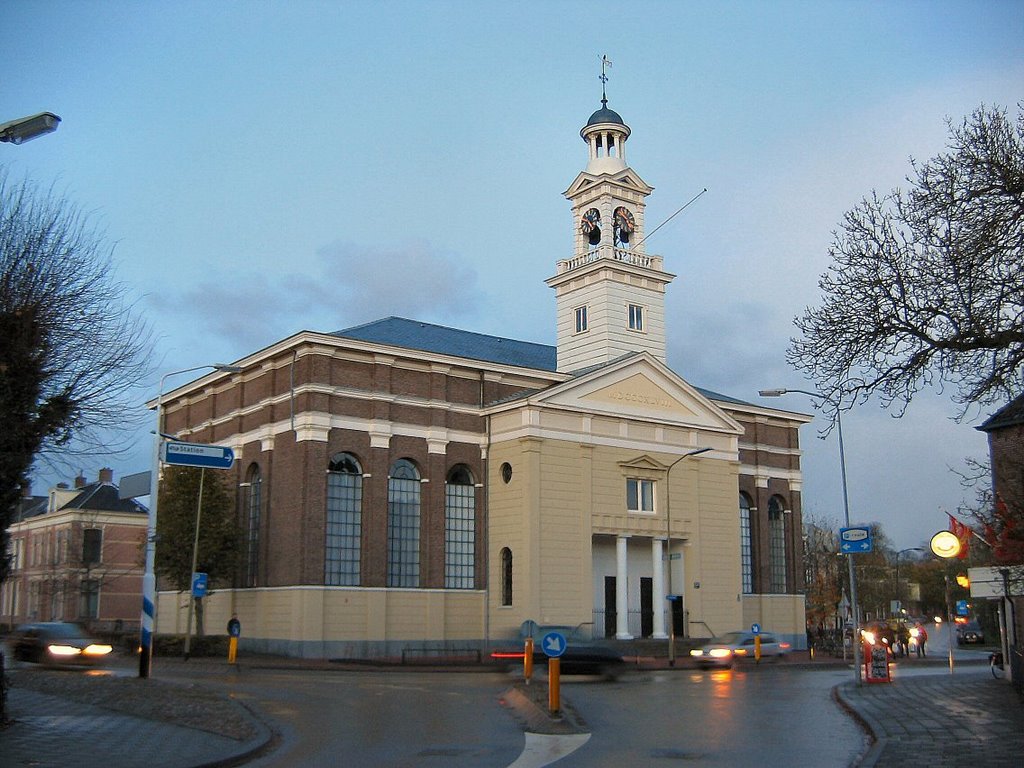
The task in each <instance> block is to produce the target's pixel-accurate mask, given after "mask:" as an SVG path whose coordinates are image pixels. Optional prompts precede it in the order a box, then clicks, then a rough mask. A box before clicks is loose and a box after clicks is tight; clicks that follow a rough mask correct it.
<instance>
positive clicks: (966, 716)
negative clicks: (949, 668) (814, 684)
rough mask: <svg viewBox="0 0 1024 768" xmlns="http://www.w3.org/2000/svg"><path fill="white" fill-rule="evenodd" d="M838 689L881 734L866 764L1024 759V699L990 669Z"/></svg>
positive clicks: (946, 767) (998, 765) (990, 763)
mask: <svg viewBox="0 0 1024 768" xmlns="http://www.w3.org/2000/svg"><path fill="white" fill-rule="evenodd" d="M836 694H837V696H838V697H839V699H840V701H842V702H843V703H844V704H845V705H846V706H847V707H848V708H849V709H851V710H852V711H853V712H855V713H856V716H858V717H859V718H860V719H861V720H862V721H863V722H864V723H865V724H866V725H867V727H868V728H869V729H870V730H871V732H872V733H873V734H874V736H875V738H876V742H875V744H874V746H872V748H871V749H870V750H869V751H868V753H867V755H865V757H864V759H863V760H862V761H861V762H860V763H859V766H860V768H876V767H877V768H889V767H890V766H906V765H922V766H928V768H954V767H955V766H970V767H971V768H1003V767H1004V766H1005V768H1020V766H1022V765H1024V701H1022V700H1021V698H1020V697H1019V696H1018V695H1017V693H1016V691H1015V690H1014V689H1013V687H1012V686H1010V685H1008V684H1007V683H1006V682H1005V681H1002V680H994V679H993V678H992V677H991V676H990V675H988V674H987V673H986V674H984V675H979V674H970V675H950V674H949V673H945V674H935V675H927V676H921V677H905V678H898V679H894V680H893V681H892V682H890V683H877V684H863V685H860V686H857V685H855V684H853V683H852V682H851V683H844V684H843V685H841V686H839V687H838V688H837V689H836Z"/></svg>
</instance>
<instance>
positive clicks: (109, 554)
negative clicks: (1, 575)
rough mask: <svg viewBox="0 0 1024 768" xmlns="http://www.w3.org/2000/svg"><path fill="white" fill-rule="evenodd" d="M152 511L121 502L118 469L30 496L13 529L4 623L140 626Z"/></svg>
mask: <svg viewBox="0 0 1024 768" xmlns="http://www.w3.org/2000/svg"><path fill="white" fill-rule="evenodd" d="M147 516H148V510H147V509H146V508H145V507H144V506H142V505H141V504H139V503H138V502H137V501H135V500H133V499H122V498H121V497H120V495H119V493H118V488H117V486H116V485H115V484H114V482H113V471H112V470H110V469H101V470H100V472H99V475H98V478H97V480H96V481H95V482H92V483H89V482H87V481H86V479H85V478H84V477H81V476H79V477H77V478H76V479H75V482H74V486H73V487H68V485H67V484H65V483H61V484H59V485H57V486H56V487H54V488H52V489H51V490H50V492H49V493H48V494H47V495H46V496H26V497H25V498H24V499H22V502H21V505H20V508H19V510H18V512H17V514H16V515H15V519H14V523H13V524H12V525H11V527H10V535H11V540H10V554H11V558H12V561H11V575H10V578H9V579H7V581H5V582H4V584H3V585H2V587H0V590H2V591H0V623H2V624H5V625H7V626H14V625H17V624H20V623H23V622H28V621H77V622H79V623H83V624H87V625H88V626H89V627H90V628H92V629H95V630H116V629H131V628H133V627H137V626H138V621H139V613H140V606H141V604H142V571H143V567H142V565H143V563H142V552H143V550H142V545H143V542H144V541H145V537H146V524H147Z"/></svg>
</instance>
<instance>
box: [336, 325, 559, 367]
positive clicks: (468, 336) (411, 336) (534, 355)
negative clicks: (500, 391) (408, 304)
mask: <svg viewBox="0 0 1024 768" xmlns="http://www.w3.org/2000/svg"><path fill="white" fill-rule="evenodd" d="M331 335H332V336H340V337H342V338H346V339H357V340H359V341H369V342H373V343H375V344H389V345H391V346H395V347H403V348H405V349H417V350H420V351H421V352H434V353H436V354H440V355H453V356H455V357H465V358H467V359H469V360H481V361H484V362H488V363H499V364H501V365H512V366H516V367H519V368H533V369H534V370H539V371H545V372H554V371H555V370H556V368H557V364H558V363H557V358H556V355H555V348H554V347H552V346H549V345H547V344H536V343H534V342H530V341H516V340H515V339H506V338H502V337H500V336H487V335H485V334H482V333H472V332H471V331H461V330H459V329H457V328H447V327H445V326H443V325H433V324H432V323H424V322H420V321H418V320H408V319H406V318H404V317H386V318H384V319H383V320H375V321H374V322H372V323H366V324H365V325H357V326H355V327H353V328H345V329H344V330H341V331H335V332H334V333H333V334H331Z"/></svg>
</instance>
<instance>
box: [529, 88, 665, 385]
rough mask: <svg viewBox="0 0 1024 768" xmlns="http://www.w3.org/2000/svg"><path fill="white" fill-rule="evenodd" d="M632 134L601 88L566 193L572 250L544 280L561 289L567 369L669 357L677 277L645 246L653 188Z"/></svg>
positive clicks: (561, 350)
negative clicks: (635, 156)
mask: <svg viewBox="0 0 1024 768" xmlns="http://www.w3.org/2000/svg"><path fill="white" fill-rule="evenodd" d="M604 79H605V78H604V75H602V81H603V80H604ZM629 135H630V130H629V126H628V125H626V124H625V123H624V122H623V120H622V118H621V117H619V115H618V113H617V112H615V111H613V110H611V109H609V108H608V99H607V96H606V94H605V93H604V91H603V89H602V98H601V108H600V109H599V110H597V111H596V112H594V114H592V115H591V116H590V119H589V120H588V121H587V124H586V125H585V126H583V129H582V130H581V131H580V136H581V137H582V138H583V141H584V142H586V144H587V150H588V153H589V157H588V162H587V166H586V169H585V170H583V171H582V172H581V173H580V174H579V175H578V176H577V177H576V180H575V181H573V183H572V184H571V185H570V186H569V189H567V190H566V191H565V196H566V198H568V200H569V202H570V203H571V204H572V221H573V229H574V232H575V248H574V253H573V256H572V258H570V259H563V260H561V261H559V262H558V264H557V274H556V275H555V276H554V277H551V278H548V280H547V281H546V282H547V284H548V285H549V286H551V287H552V288H554V289H555V302H556V307H557V325H558V335H557V339H558V370H559V371H560V372H563V373H570V372H572V371H578V370H581V369H583V368H588V367H590V366H593V365H600V364H602V363H607V362H610V361H612V360H615V359H616V358H618V357H621V356H622V355H624V354H626V353H628V352H639V351H646V352H649V353H650V354H651V355H653V356H654V357H655V358H657V359H658V360H660V361H661V362H665V288H666V286H667V285H668V284H669V283H670V282H672V279H673V278H674V277H675V275H672V274H669V273H668V272H665V271H664V269H663V267H662V259H661V257H660V256H651V255H648V254H647V252H646V250H645V247H644V233H645V231H646V230H645V225H644V208H645V206H646V198H647V196H648V195H649V194H651V192H652V191H653V187H649V186H648V185H647V184H646V183H645V182H644V180H643V179H641V178H640V176H639V175H638V174H637V173H636V171H634V170H633V169H632V168H630V167H629V166H628V165H627V164H626V140H627V139H628V138H629Z"/></svg>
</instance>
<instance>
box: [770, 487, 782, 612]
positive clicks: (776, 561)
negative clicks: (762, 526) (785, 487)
mask: <svg viewBox="0 0 1024 768" xmlns="http://www.w3.org/2000/svg"><path fill="white" fill-rule="evenodd" d="M768 557H769V562H770V564H771V579H772V583H771V592H773V593H776V594H783V593H785V591H786V518H785V515H784V514H783V511H782V499H780V498H779V497H778V496H772V497H771V499H769V500H768Z"/></svg>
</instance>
